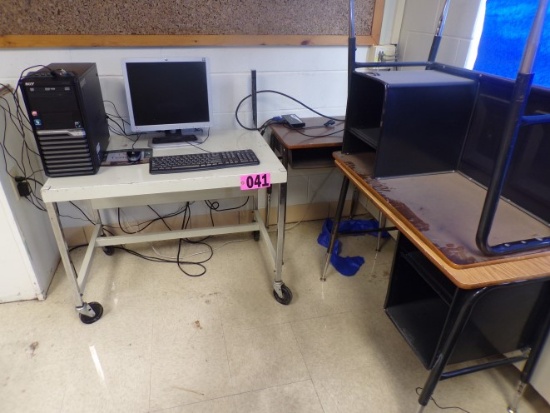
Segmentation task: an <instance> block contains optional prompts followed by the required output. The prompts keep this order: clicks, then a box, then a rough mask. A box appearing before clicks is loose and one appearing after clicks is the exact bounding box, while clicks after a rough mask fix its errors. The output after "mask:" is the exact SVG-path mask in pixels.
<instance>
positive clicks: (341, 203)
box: [321, 176, 349, 281]
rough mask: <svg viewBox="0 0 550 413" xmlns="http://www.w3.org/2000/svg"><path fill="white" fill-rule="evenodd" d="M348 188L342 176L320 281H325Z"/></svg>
mask: <svg viewBox="0 0 550 413" xmlns="http://www.w3.org/2000/svg"><path fill="white" fill-rule="evenodd" d="M348 188H349V179H348V177H346V176H344V179H343V181H342V187H341V189H340V198H339V199H338V206H337V207H336V216H335V217H334V222H333V226H332V233H331V234H330V244H329V246H328V249H327V253H326V255H325V266H324V267H323V273H322V274H321V281H326V279H327V276H326V274H327V269H328V266H329V264H330V256H331V255H332V250H333V249H334V244H335V243H336V237H337V236H338V227H339V226H340V221H341V220H342V212H343V211H344V204H345V203H346V195H347V193H348Z"/></svg>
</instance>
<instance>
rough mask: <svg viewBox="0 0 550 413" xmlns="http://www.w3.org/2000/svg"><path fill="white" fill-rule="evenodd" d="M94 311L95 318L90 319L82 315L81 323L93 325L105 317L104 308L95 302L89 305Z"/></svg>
mask: <svg viewBox="0 0 550 413" xmlns="http://www.w3.org/2000/svg"><path fill="white" fill-rule="evenodd" d="M88 305H89V306H90V307H92V310H94V313H95V315H94V316H93V317H88V316H87V315H84V314H80V321H82V322H83V323H84V324H92V323H95V322H96V321H97V320H99V319H100V318H101V316H102V315H103V306H102V305H101V304H99V303H96V302H95V301H93V302H91V303H88Z"/></svg>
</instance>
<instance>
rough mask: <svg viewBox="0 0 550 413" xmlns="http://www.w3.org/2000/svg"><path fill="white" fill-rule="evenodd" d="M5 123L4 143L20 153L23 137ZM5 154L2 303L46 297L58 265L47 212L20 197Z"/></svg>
mask: <svg viewBox="0 0 550 413" xmlns="http://www.w3.org/2000/svg"><path fill="white" fill-rule="evenodd" d="M2 82H3V81H2ZM3 83H5V82H3ZM5 98H6V99H8V97H5ZM4 103H5V102H4ZM11 109H12V111H13V110H14V108H13V106H11ZM4 122H5V119H4V117H3V116H0V131H4V127H6V139H2V142H3V144H4V145H5V146H6V148H7V150H8V151H9V153H11V154H12V155H14V154H19V153H20V152H21V143H22V138H21V137H20V136H19V135H18V134H17V133H16V131H15V129H14V127H13V126H12V125H11V123H10V122H8V124H7V125H6V124H5V123H4ZM4 153H5V152H4V151H2V155H0V165H1V167H0V170H1V172H0V188H1V189H2V190H0V303H2V302H8V301H19V300H30V299H35V298H38V299H44V298H45V296H46V292H47V290H48V287H49V285H50V282H51V279H52V277H53V274H54V272H55V269H56V268H57V263H58V252H57V247H56V244H55V242H54V238H53V233H52V231H51V228H50V224H49V220H48V217H47V215H46V213H45V212H41V211H38V210H37V209H35V208H34V207H33V206H32V205H31V204H30V203H29V202H27V201H26V200H25V199H21V198H19V197H18V196H17V193H16V192H15V190H14V185H13V183H12V180H11V178H10V177H9V176H8V174H7V173H6V169H5V168H4V156H3V154H4ZM32 158H33V156H31V161H32V164H33V165H35V170H36V169H38V167H36V165H37V163H36V159H32ZM7 160H8V166H7V170H12V167H13V165H14V163H13V161H12V160H11V159H10V158H9V156H8V159H7ZM19 172H20V171H19ZM35 178H36V179H39V178H40V176H35Z"/></svg>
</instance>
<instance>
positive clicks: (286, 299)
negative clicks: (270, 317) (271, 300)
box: [273, 284, 292, 305]
mask: <svg viewBox="0 0 550 413" xmlns="http://www.w3.org/2000/svg"><path fill="white" fill-rule="evenodd" d="M281 291H282V292H283V296H282V297H279V294H277V292H276V291H275V290H273V297H275V301H277V302H278V303H279V304H282V305H289V304H290V302H291V301H292V291H290V288H288V287H287V286H286V285H284V284H283V285H281Z"/></svg>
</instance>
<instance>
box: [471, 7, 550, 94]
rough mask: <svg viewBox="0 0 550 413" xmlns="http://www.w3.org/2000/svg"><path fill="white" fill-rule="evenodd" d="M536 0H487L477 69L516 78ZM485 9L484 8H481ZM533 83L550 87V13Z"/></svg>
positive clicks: (475, 64) (475, 67) (547, 16)
mask: <svg viewBox="0 0 550 413" xmlns="http://www.w3.org/2000/svg"><path fill="white" fill-rule="evenodd" d="M537 6H538V1H535V0H486V7H485V19H484V22H483V31H482V33H481V38H480V41H479V47H478V53H477V58H476V61H475V63H474V67H473V68H474V70H478V71H481V72H485V73H491V74H495V75H498V76H503V77H507V78H510V79H515V78H516V75H517V72H518V70H519V66H520V62H521V58H522V55H523V49H524V47H525V43H526V41H527V37H528V36H529V31H530V29H531V24H532V23H533V18H534V16H535V13H536V11H537ZM481 9H483V8H481ZM533 71H534V73H535V78H534V84H537V85H541V86H545V87H550V13H548V11H547V15H546V20H545V25H544V30H543V36H542V39H541V42H540V46H539V51H538V54H537V59H536V62H535V67H534V70H533Z"/></svg>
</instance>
